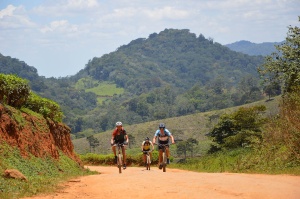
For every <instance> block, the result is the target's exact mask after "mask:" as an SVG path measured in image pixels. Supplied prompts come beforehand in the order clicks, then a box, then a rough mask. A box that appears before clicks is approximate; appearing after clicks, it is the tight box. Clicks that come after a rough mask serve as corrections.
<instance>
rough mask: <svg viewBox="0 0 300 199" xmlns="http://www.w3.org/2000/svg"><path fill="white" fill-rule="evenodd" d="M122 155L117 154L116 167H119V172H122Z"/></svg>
mask: <svg viewBox="0 0 300 199" xmlns="http://www.w3.org/2000/svg"><path fill="white" fill-rule="evenodd" d="M122 162H123V161H122V155H121V154H119V155H118V169H119V173H122Z"/></svg>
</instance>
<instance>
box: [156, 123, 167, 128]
mask: <svg viewBox="0 0 300 199" xmlns="http://www.w3.org/2000/svg"><path fill="white" fill-rule="evenodd" d="M158 127H159V128H166V126H165V124H164V123H160V124H159V126H158Z"/></svg>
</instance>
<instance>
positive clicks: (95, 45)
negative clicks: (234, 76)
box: [0, 0, 300, 78]
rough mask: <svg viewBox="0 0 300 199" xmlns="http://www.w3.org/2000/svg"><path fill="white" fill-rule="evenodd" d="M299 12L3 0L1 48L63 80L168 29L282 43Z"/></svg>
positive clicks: (260, 4)
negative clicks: (95, 62)
mask: <svg viewBox="0 0 300 199" xmlns="http://www.w3.org/2000/svg"><path fill="white" fill-rule="evenodd" d="M299 15H300V0H148V1H146V0H0V53H1V54H2V55H4V56H10V57H12V58H17V59H18V60H20V61H24V62H25V63H26V64H28V65H29V66H33V67H35V68H36V69H37V70H38V74H39V75H40V76H45V77H56V78H60V77H66V76H72V75H75V74H76V73H77V72H79V71H80V70H81V69H84V68H85V66H86V64H87V63H88V61H89V60H92V59H93V58H94V57H101V56H102V55H104V54H108V53H111V52H113V51H116V50H117V49H118V47H120V46H122V45H127V44H128V43H130V42H131V41H132V40H135V39H138V38H148V37H149V35H150V34H152V33H160V32H161V31H163V30H165V29H166V28H167V29H169V28H173V29H189V30H190V32H191V33H194V34H196V36H199V35H200V34H202V35H204V37H205V38H211V39H213V40H214V41H215V42H218V43H220V44H222V45H226V44H230V43H234V42H236V41H241V40H247V41H250V42H253V43H263V42H280V41H283V40H285V38H286V36H287V32H288V26H290V25H291V26H293V27H294V26H298V27H299V21H298V16H299Z"/></svg>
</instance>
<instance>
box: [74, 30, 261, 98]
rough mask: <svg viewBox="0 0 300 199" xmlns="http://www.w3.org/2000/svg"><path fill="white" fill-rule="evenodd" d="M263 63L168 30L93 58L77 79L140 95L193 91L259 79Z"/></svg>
mask: <svg viewBox="0 0 300 199" xmlns="http://www.w3.org/2000/svg"><path fill="white" fill-rule="evenodd" d="M261 62H262V57H253V56H248V55H243V54H240V53H236V52H234V51H231V50H229V49H228V48H226V47H224V46H222V45H221V44H218V43H215V42H214V41H213V40H208V39H205V37H204V36H203V35H200V36H199V37H197V36H196V35H195V34H193V33H190V32H189V30H175V29H165V30H164V31H162V32H160V33H159V34H157V33H153V34H151V35H149V37H148V38H147V39H145V38H139V39H136V40H134V41H132V42H130V43H129V44H128V45H124V46H121V47H119V48H118V49H117V50H116V51H115V52H113V53H110V54H108V55H105V56H103V57H100V58H94V59H93V60H91V61H90V62H89V63H88V64H87V67H86V68H85V69H84V70H82V71H80V72H79V73H78V74H77V75H75V76H77V77H84V76H86V75H89V76H92V77H93V78H94V79H97V80H100V81H103V80H104V81H107V80H108V81H113V82H116V83H117V85H118V86H120V87H124V88H126V89H129V90H130V91H131V92H136V93H137V94H140V93H141V92H145V91H146V92H147V91H149V90H151V89H153V88H155V87H160V86H161V85H163V84H168V85H172V86H175V87H178V88H179V87H182V88H183V89H190V88H191V87H192V86H194V85H195V83H199V84H200V85H205V84H207V83H208V82H209V81H211V80H213V79H216V78H217V77H220V76H223V77H224V78H225V79H227V78H231V83H234V84H236V83H237V82H239V81H240V80H241V78H243V77H244V76H246V75H254V76H257V71H256V67H257V65H259V64H260V63H261ZM83 74H85V75H83ZM241 74H242V75H241ZM133 79H134V81H132V80H133ZM142 89H143V90H142ZM145 89H146V90H145ZM139 91H140V93H138V92H139Z"/></svg>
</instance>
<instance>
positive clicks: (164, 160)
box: [158, 144, 168, 172]
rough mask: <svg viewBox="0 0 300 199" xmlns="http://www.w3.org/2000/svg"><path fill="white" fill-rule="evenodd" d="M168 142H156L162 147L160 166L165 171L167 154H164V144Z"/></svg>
mask: <svg viewBox="0 0 300 199" xmlns="http://www.w3.org/2000/svg"><path fill="white" fill-rule="evenodd" d="M167 145H168V144H158V146H160V147H161V148H162V152H163V153H162V162H161V164H162V167H163V172H166V167H167V154H166V146H167Z"/></svg>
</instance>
